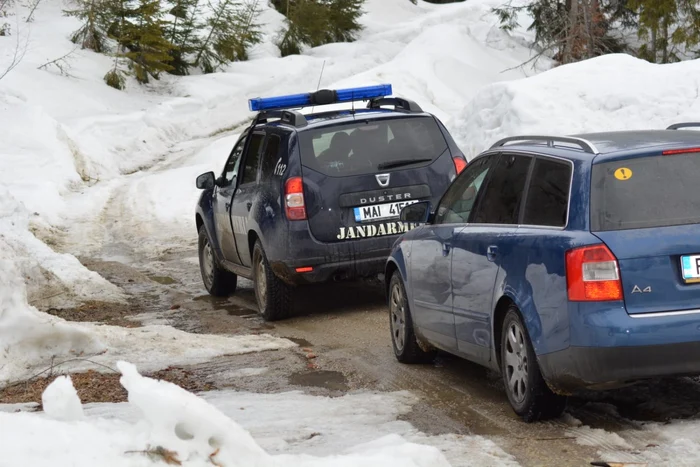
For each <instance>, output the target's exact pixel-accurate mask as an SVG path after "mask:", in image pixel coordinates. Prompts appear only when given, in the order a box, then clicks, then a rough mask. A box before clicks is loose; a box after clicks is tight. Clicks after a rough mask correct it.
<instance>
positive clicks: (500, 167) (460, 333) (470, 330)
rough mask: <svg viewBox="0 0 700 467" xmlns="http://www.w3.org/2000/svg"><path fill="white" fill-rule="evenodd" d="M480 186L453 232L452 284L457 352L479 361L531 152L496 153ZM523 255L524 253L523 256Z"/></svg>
mask: <svg viewBox="0 0 700 467" xmlns="http://www.w3.org/2000/svg"><path fill="white" fill-rule="evenodd" d="M494 157H497V158H496V159H495V160H494V163H493V165H492V168H491V170H490V173H489V176H488V178H487V179H486V182H485V184H484V186H483V189H482V190H480V193H479V198H478V200H477V206H476V207H475V209H473V210H472V212H470V214H469V223H468V225H467V226H466V227H465V228H463V229H462V230H460V231H459V232H457V233H456V234H455V237H454V240H453V242H454V243H453V245H454V256H453V259H452V290H453V296H454V298H453V303H454V309H453V312H454V319H455V330H456V336H457V346H458V349H459V351H460V353H462V354H465V355H467V356H469V358H470V359H472V360H474V361H477V362H479V363H485V362H488V361H489V360H490V357H491V350H490V349H491V318H492V311H493V306H494V305H495V304H494V303H492V302H493V295H494V293H493V292H494V286H495V284H496V277H497V275H498V271H499V267H500V265H501V264H502V259H503V258H504V257H507V256H508V255H509V254H511V250H512V242H513V241H515V240H516V239H517V234H516V231H517V227H518V218H519V214H520V208H521V205H522V202H523V201H522V200H523V193H524V191H525V184H526V182H527V177H528V174H529V171H530V166H531V164H532V160H533V158H532V157H531V156H526V155H518V154H507V153H506V154H499V155H498V156H494ZM523 261H525V258H523Z"/></svg>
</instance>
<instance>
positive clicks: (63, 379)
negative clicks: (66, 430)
mask: <svg viewBox="0 0 700 467" xmlns="http://www.w3.org/2000/svg"><path fill="white" fill-rule="evenodd" d="M41 405H42V407H43V409H44V413H45V414H46V415H47V416H49V417H51V418H53V419H54V420H62V421H66V422H70V421H75V420H81V419H82V418H83V417H84V414H83V406H82V404H81V402H80V398H79V397H78V391H76V390H75V387H73V382H72V381H71V379H70V376H59V377H58V378H56V379H55V380H53V381H52V382H51V384H49V385H48V387H47V388H46V389H45V390H44V392H43V394H42V395H41Z"/></svg>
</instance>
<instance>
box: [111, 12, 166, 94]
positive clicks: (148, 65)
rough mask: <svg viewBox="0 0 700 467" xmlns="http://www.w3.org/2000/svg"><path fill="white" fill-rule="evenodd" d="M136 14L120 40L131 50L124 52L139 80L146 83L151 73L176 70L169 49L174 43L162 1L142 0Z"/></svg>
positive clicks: (153, 74) (155, 75)
mask: <svg viewBox="0 0 700 467" xmlns="http://www.w3.org/2000/svg"><path fill="white" fill-rule="evenodd" d="M133 14H134V17H135V20H134V21H133V22H132V21H127V22H126V23H125V24H124V29H123V30H122V31H121V35H120V42H121V45H122V46H123V47H125V48H126V49H127V50H126V51H124V52H123V53H122V54H121V55H122V56H123V57H125V58H127V59H129V60H130V61H131V67H132V68H133V70H134V76H135V77H136V80H137V81H138V82H140V83H144V84H145V83H148V81H149V76H152V77H154V78H156V79H158V77H159V75H160V73H161V72H164V71H170V70H172V69H173V68H172V66H171V65H170V63H169V62H171V61H172V57H171V56H170V54H169V52H170V51H171V50H172V49H173V48H174V46H173V44H171V43H170V42H169V41H168V40H167V38H166V37H165V31H164V25H165V23H164V21H163V19H162V16H163V12H162V11H161V10H160V1H159V0H138V5H137V7H136V8H135V9H134V11H133Z"/></svg>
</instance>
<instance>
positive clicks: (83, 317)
mask: <svg viewBox="0 0 700 467" xmlns="http://www.w3.org/2000/svg"><path fill="white" fill-rule="evenodd" d="M46 313H49V314H51V315H54V316H58V317H59V318H63V319H65V320H66V321H79V322H94V323H104V324H110V325H112V326H122V327H125V328H137V327H140V326H141V323H139V322H138V321H132V320H130V319H128V316H132V315H134V314H136V310H134V309H133V308H132V307H131V306H129V305H124V304H120V303H108V302H95V301H91V302H86V303H84V304H82V305H80V306H78V307H76V308H62V309H58V308H49V309H48V310H46Z"/></svg>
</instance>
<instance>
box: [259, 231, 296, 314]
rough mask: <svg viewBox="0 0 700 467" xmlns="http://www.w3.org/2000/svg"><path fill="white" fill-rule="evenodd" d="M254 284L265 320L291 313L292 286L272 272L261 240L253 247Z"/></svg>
mask: <svg viewBox="0 0 700 467" xmlns="http://www.w3.org/2000/svg"><path fill="white" fill-rule="evenodd" d="M253 286H254V288H255V299H256V301H257V302H258V309H259V310H260V314H261V315H262V317H263V319H264V320H265V321H279V320H281V319H285V318H287V317H288V316H289V315H290V314H291V310H292V298H291V297H292V287H291V286H290V285H288V284H285V283H284V282H282V281H281V280H280V279H279V278H278V277H277V276H276V275H275V273H273V272H272V269H270V263H268V262H267V256H266V255H265V251H264V250H263V247H262V244H261V243H260V240H258V241H256V242H255V247H254V248H253Z"/></svg>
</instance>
